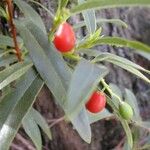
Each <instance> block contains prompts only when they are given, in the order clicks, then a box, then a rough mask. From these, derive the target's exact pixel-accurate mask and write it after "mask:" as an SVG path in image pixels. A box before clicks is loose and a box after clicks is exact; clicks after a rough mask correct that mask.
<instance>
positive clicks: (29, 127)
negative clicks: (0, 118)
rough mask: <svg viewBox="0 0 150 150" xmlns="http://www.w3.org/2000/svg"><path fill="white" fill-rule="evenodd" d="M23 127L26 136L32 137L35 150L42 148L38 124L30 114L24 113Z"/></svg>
mask: <svg viewBox="0 0 150 150" xmlns="http://www.w3.org/2000/svg"><path fill="white" fill-rule="evenodd" d="M22 125H23V128H24V130H25V132H26V133H27V134H28V136H29V137H30V138H31V139H32V141H33V143H34V145H35V146H36V148H37V150H42V138H41V133H40V130H39V127H38V125H37V124H36V122H35V120H34V118H33V116H32V114H31V113H30V112H29V113H27V114H26V116H25V117H24V119H23V121H22Z"/></svg>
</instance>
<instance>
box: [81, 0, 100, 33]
mask: <svg viewBox="0 0 150 150" xmlns="http://www.w3.org/2000/svg"><path fill="white" fill-rule="evenodd" d="M84 2H85V0H78V3H79V4H82V3H84ZM82 14H83V17H84V22H85V24H86V26H87V29H88V31H89V33H90V34H92V33H94V32H95V31H96V28H97V27H96V25H97V24H96V17H95V11H94V10H88V11H85V12H82Z"/></svg>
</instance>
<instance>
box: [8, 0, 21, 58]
mask: <svg viewBox="0 0 150 150" xmlns="http://www.w3.org/2000/svg"><path fill="white" fill-rule="evenodd" d="M6 2H7V6H8V13H9V25H10V28H11V33H12V36H13V42H14V46H15V50H16V56H17V58H18V60H19V61H22V58H21V52H20V49H19V46H18V43H17V32H16V27H15V25H14V22H13V5H12V0H6Z"/></svg>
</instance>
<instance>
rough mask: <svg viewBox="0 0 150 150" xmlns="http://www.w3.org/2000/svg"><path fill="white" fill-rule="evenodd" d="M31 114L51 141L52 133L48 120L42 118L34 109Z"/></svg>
mask: <svg viewBox="0 0 150 150" xmlns="http://www.w3.org/2000/svg"><path fill="white" fill-rule="evenodd" d="M29 113H30V115H31V116H32V117H33V118H34V121H35V122H36V124H38V125H39V126H40V128H41V129H42V130H43V131H44V133H45V134H46V135H47V136H48V138H49V139H50V140H51V139H52V134H51V132H50V129H49V126H48V124H47V122H46V120H45V119H44V117H42V115H41V114H40V113H39V112H38V111H36V110H35V109H34V108H32V109H31V110H30V112H29Z"/></svg>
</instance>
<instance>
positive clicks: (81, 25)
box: [73, 19, 128, 30]
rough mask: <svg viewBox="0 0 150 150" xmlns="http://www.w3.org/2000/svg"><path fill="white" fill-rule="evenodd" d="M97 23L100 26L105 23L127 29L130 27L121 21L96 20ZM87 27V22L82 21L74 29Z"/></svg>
mask: <svg viewBox="0 0 150 150" xmlns="http://www.w3.org/2000/svg"><path fill="white" fill-rule="evenodd" d="M96 23H97V24H100V25H103V24H105V23H111V24H115V25H118V26H122V27H125V28H127V27H128V25H127V24H126V23H125V22H124V21H122V20H120V19H96ZM85 25H86V24H85V22H84V21H81V22H79V23H78V24H76V25H74V26H73V28H74V29H75V30H76V29H78V28H81V27H84V26H85Z"/></svg>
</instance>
